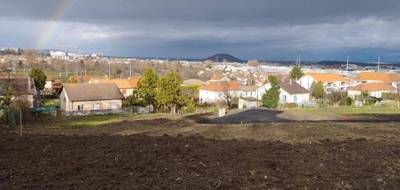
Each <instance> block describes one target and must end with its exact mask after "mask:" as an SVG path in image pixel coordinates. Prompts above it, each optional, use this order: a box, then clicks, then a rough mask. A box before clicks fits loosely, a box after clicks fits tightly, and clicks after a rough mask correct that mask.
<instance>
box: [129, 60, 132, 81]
mask: <svg viewBox="0 0 400 190" xmlns="http://www.w3.org/2000/svg"><path fill="white" fill-rule="evenodd" d="M129 78H132V61H129Z"/></svg>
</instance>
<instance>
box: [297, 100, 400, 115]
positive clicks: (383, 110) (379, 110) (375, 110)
mask: <svg viewBox="0 0 400 190" xmlns="http://www.w3.org/2000/svg"><path fill="white" fill-rule="evenodd" d="M290 110H293V111H300V112H309V113H315V114H337V115H340V114H352V115H363V114H371V115H373V114H400V109H398V108H397V103H396V102H385V103H382V104H378V105H368V106H363V107H353V106H338V107H317V108H294V109H290Z"/></svg>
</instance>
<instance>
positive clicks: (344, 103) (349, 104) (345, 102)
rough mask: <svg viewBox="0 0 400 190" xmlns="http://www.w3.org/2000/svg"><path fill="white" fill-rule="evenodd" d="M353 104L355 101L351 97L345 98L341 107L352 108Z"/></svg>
mask: <svg viewBox="0 0 400 190" xmlns="http://www.w3.org/2000/svg"><path fill="white" fill-rule="evenodd" d="M352 103H353V99H351V98H350V97H343V98H342V99H341V100H340V102H339V105H341V106H351V104H352Z"/></svg>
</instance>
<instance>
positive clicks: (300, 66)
mask: <svg viewBox="0 0 400 190" xmlns="http://www.w3.org/2000/svg"><path fill="white" fill-rule="evenodd" d="M299 67H301V55H299Z"/></svg>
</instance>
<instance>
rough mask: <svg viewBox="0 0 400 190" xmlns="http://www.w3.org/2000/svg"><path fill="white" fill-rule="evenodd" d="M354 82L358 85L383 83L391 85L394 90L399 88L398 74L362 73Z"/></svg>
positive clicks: (399, 76)
mask: <svg viewBox="0 0 400 190" xmlns="http://www.w3.org/2000/svg"><path fill="white" fill-rule="evenodd" d="M355 80H356V81H357V82H358V83H375V82H384V83H387V84H390V85H392V86H393V87H395V88H399V87H398V85H400V73H389V72H362V73H358V74H357V76H356V78H355Z"/></svg>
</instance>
